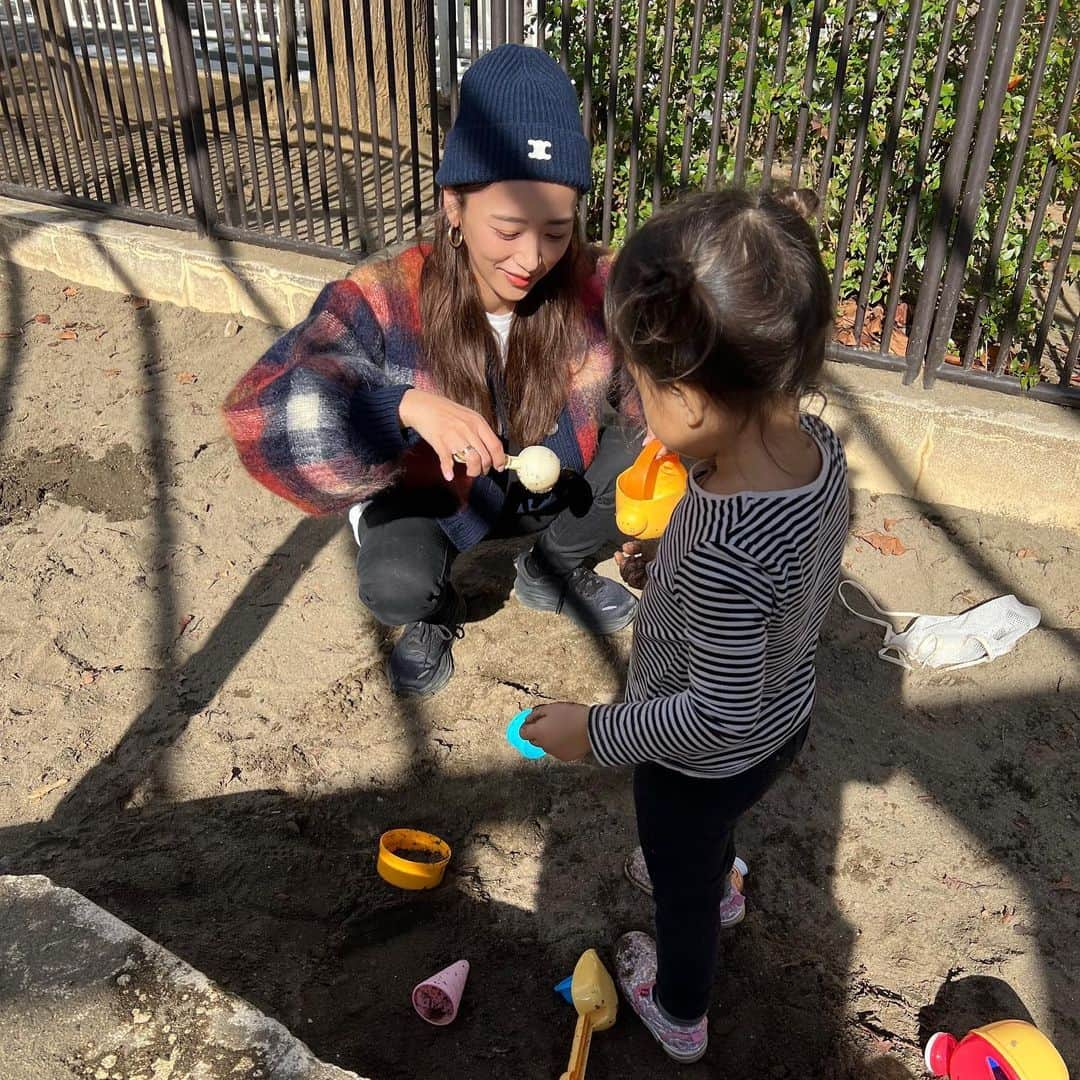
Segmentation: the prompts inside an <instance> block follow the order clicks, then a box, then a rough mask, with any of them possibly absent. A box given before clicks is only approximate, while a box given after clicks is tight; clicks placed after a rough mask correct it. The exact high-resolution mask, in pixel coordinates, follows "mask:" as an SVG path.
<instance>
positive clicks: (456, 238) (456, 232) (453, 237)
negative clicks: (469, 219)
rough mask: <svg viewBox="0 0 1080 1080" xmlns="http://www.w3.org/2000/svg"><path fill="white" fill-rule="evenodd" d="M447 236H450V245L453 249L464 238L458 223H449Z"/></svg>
mask: <svg viewBox="0 0 1080 1080" xmlns="http://www.w3.org/2000/svg"><path fill="white" fill-rule="evenodd" d="M447 236H448V237H449V238H450V246H451V247H452V248H453V249H454V250H455V251H456V250H457V249H458V248H459V247H461V244H462V242H463V241H464V239H465V237H464V236H462V234H461V226H460V225H451V226H450V228H449V229H448V230H447Z"/></svg>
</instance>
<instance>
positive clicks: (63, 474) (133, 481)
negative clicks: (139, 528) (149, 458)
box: [0, 445, 150, 526]
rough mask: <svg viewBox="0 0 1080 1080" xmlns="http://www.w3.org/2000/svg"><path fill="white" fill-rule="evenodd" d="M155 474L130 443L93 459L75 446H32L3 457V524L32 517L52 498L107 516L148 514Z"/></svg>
mask: <svg viewBox="0 0 1080 1080" xmlns="http://www.w3.org/2000/svg"><path fill="white" fill-rule="evenodd" d="M149 497H150V478H149V477H148V476H147V474H146V471H145V470H144V469H143V467H142V466H141V465H140V464H139V461H138V459H137V458H136V456H135V451H134V450H132V448H131V447H130V446H110V447H109V448H108V450H106V451H105V454H104V456H103V457H100V458H94V457H91V456H90V455H88V454H86V453H84V452H83V451H82V450H80V449H79V448H78V447H76V446H72V445H67V446H58V447H57V448H56V449H55V450H50V451H48V452H47V453H43V452H42V451H41V450H39V449H37V448H36V447H30V448H29V449H28V450H27V451H26V452H25V453H24V454H23V455H22V456H21V457H19V458H16V459H15V460H8V461H2V462H0V526H3V525H9V524H11V522H13V521H21V520H24V519H25V518H27V517H29V516H30V515H31V514H32V513H33V512H34V511H35V510H37V508H38V507H39V506H41V504H42V503H43V502H44V501H45V500H46V499H47V498H52V499H55V500H56V501H58V502H62V503H67V504H68V505H69V506H81V507H82V508H83V509H85V510H90V511H92V512H94V513H99V514H103V515H104V516H105V520H106V521H135V520H137V519H138V518H141V517H144V516H145V515H146V512H147V503H148V501H149Z"/></svg>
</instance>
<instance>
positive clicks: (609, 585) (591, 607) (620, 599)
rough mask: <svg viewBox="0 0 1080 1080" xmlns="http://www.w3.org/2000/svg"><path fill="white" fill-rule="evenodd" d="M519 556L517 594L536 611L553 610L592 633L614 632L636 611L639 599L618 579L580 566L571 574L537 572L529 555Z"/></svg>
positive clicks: (516, 582) (629, 619) (630, 618)
mask: <svg viewBox="0 0 1080 1080" xmlns="http://www.w3.org/2000/svg"><path fill="white" fill-rule="evenodd" d="M530 554H531V552H523V553H522V554H521V555H519V556H518V557H517V560H516V561H515V564H514V565H515V566H516V567H517V579H516V580H515V581H514V595H515V596H517V598H518V600H520V601H521V603H522V604H524V605H525V606H526V607H527V608H531V609H532V610H533V611H554V612H555V613H556V614H561V615H569V616H570V618H571V619H572V620H573V621H574V622H575V623H576V624H577V625H578V626H580V627H581V629H582V630H587V631H588V632H589V633H590V634H601V635H606V634H614V633H616V632H617V631H619V630H622V629H623V627H624V626H629V625H630V623H632V622H633V621H634V616H635V615H636V614H637V604H638V602H637V600H635V599H634V596H633V595H632V594H631V593H630V592H629V591H628V590H626V589H624V588H623V587H622V586H621V585H620V584H619V583H618V582H617V581H612V580H611V579H610V578H606V577H601V576H600V575H599V574H597V573H594V572H593V571H592V570H588V569H586V568H585V567H584V566H579V567H578V568H577V569H576V570H571V571H570V573H568V574H537V573H533V572H532V571H531V570H530V569H529V555H530Z"/></svg>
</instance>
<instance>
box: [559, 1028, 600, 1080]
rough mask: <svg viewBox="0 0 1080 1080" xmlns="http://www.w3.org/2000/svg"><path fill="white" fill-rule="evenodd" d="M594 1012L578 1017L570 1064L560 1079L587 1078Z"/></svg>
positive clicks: (576, 1079)
mask: <svg viewBox="0 0 1080 1080" xmlns="http://www.w3.org/2000/svg"><path fill="white" fill-rule="evenodd" d="M592 1032H593V1025H592V1013H584V1014H583V1015H581V1016H579V1017H578V1022H577V1027H575V1028H574V1042H573V1045H572V1046H571V1047H570V1064H569V1065H567V1066H566V1072H564V1073H563V1074H562V1076H560V1077H559V1080H585V1067H586V1065H588V1063H589V1044H590V1043H591V1042H592Z"/></svg>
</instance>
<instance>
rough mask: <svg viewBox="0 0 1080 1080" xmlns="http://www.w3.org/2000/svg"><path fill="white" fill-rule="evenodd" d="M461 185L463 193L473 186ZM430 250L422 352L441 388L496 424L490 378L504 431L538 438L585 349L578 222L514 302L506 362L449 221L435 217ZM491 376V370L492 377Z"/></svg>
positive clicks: (423, 283) (527, 440)
mask: <svg viewBox="0 0 1080 1080" xmlns="http://www.w3.org/2000/svg"><path fill="white" fill-rule="evenodd" d="M476 190H478V189H477V188H464V189H462V191H461V192H460V194H461V195H462V197H463V198H467V196H468V193H469V192H470V191H476ZM434 228H435V235H434V237H433V239H432V246H431V253H430V254H429V256H428V258H427V260H426V261H425V263H424V269H423V273H422V275H421V278H420V325H421V337H422V342H423V347H424V352H425V355H426V357H427V364H428V369H429V371H430V372H431V375H432V378H433V380H434V382H435V386H436V387H437V388H438V391H439V393H441V394H443V395H444V396H445V397H448V398H450V399H451V400H452V401H456V402H457V403H458V404H459V405H465V406H467V407H468V408H470V409H475V410H476V412H478V413H480V415H481V416H483V417H484V418H485V419H486V420H487V421H488V423H489V424H491V425H492V427H493V428H495V430H496V431H497V430H498V418H497V417H496V415H495V403H494V401H493V400H492V391H491V385H490V383H491V382H494V383H495V384H496V385H498V384H499V383H500V382H501V384H502V386H503V388H504V394H505V400H504V403H503V406H504V413H505V419H506V423H507V425H508V428H509V430H508V431H507V435H508V436H509V437H510V438H511V439H512V440H514V441H516V442H518V443H520V444H521V445H522V446H528V445H530V444H531V443H538V442H542V441H543V439H544V437H545V436H546V435H547V434H548V433H549V432H550V431H551V428H552V426H553V425H554V424H555V421H556V419H557V417H558V415H559V413H560V411H561V410H562V408H563V406H564V405H565V404H566V396H567V391H568V389H569V383H570V378H571V375H572V374H573V372H574V370H575V369H576V367H577V365H578V364H580V363H581V362H582V361H583V360H584V356H585V344H586V342H585V318H584V312H583V310H582V302H581V293H582V285H583V284H584V279H585V278H586V277H587V275H588V272H589V263H590V256H589V253H588V251H587V250H586V249H585V246H584V245H583V244H582V242H581V240H580V238H579V237H578V233H577V229H576V228H575V229H574V231H573V233H572V236H571V239H570V246H569V247H568V248H567V250H566V253H565V254H564V255H563V257H562V258H561V259H560V260H559V261H558V263H557V264H556V265H555V266H553V267H552V268H551V269H550V270H549V271H548V273H547V274H545V275H544V277H543V278H541V280H540V281H538V282H537V284H536V286H535V288H533V289H532V290H530V292H529V294H528V295H527V296H526V297H525V298H524V299H523V300H522V301H521V302H520V303H518V305H517V307H516V309H515V311H514V319H513V322H512V323H511V326H510V337H509V340H508V342H507V350H506V368H505V372H504V373H503V375H502V378H501V379H499V378H498V375H499V369H500V367H501V364H502V361H501V358H500V356H499V347H498V343H497V342H496V340H495V334H494V332H493V331H492V329H491V326H490V324H489V323H488V321H487V316H486V314H485V313H484V306H483V304H482V303H481V301H480V292H479V290H478V289H477V285H476V279H475V277H474V275H473V272H472V268H471V267H470V265H469V256H468V252H467V251H466V250H465V245H464V244H462V245H461V246H460V247H457V248H455V247H454V246H453V245H452V244H451V243H450V237H449V222H448V220H447V218H446V214H445V212H443V211H440V212H439V213H438V214H437V215H436V218H435V224H434ZM491 377H494V378H491Z"/></svg>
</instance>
